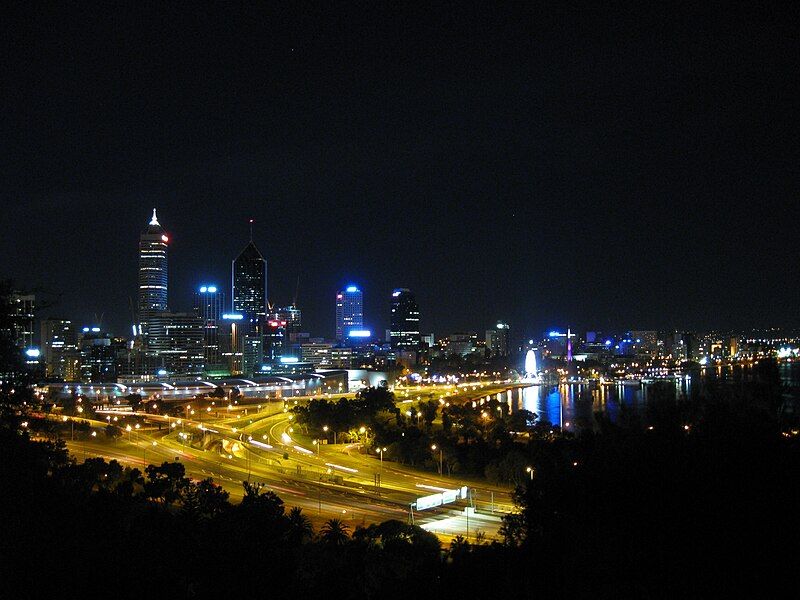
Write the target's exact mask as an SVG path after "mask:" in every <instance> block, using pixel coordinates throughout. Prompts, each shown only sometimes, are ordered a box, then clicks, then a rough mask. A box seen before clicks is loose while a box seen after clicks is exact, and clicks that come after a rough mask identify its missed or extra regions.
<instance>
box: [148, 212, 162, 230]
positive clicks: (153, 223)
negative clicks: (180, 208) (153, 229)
mask: <svg viewBox="0 0 800 600" xmlns="http://www.w3.org/2000/svg"><path fill="white" fill-rule="evenodd" d="M150 225H158V226H159V227H160V226H161V223H159V222H158V217H156V209H155V208H154V209H153V218H152V219H150Z"/></svg>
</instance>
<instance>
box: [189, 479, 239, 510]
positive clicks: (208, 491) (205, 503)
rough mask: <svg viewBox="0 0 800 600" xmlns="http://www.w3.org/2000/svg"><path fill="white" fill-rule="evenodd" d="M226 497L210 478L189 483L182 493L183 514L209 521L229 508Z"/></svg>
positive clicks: (226, 494) (224, 492) (225, 493)
mask: <svg viewBox="0 0 800 600" xmlns="http://www.w3.org/2000/svg"><path fill="white" fill-rule="evenodd" d="M228 496H229V494H228V492H226V491H225V490H224V489H222V487H220V486H218V485H216V484H215V483H214V481H213V480H212V479H211V478H206V479H203V480H202V481H200V482H199V483H195V482H193V481H190V482H189V483H188V485H187V486H186V487H185V488H184V489H183V493H182V498H181V502H182V504H183V513H184V514H185V515H187V516H189V517H191V518H194V519H211V518H213V517H215V516H217V515H218V514H220V513H222V512H224V511H226V510H227V509H228V508H230V504H229V503H228Z"/></svg>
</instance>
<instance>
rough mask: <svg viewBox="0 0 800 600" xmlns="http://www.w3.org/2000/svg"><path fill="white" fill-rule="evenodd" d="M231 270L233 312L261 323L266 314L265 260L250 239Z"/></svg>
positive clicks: (251, 321)
mask: <svg viewBox="0 0 800 600" xmlns="http://www.w3.org/2000/svg"><path fill="white" fill-rule="evenodd" d="M231 272H232V273H231V289H232V297H233V312H235V313H240V314H243V315H244V316H245V319H246V320H248V321H249V322H250V323H261V322H262V321H263V320H264V318H265V317H266V315H267V261H266V260H265V259H264V257H263V256H262V255H261V252H259V251H258V248H256V245H255V244H254V243H253V240H252V239H251V240H250V242H249V243H248V244H247V246H245V247H244V250H242V252H241V253H240V254H239V256H237V257H236V259H235V260H234V261H233V266H232V269H231Z"/></svg>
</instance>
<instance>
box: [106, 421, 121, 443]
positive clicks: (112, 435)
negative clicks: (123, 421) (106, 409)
mask: <svg viewBox="0 0 800 600" xmlns="http://www.w3.org/2000/svg"><path fill="white" fill-rule="evenodd" d="M105 431H106V437H107V438H108V439H110V440H116V439H117V438H119V437H121V436H122V428H121V427H117V426H116V425H113V424H111V423H109V424H108V425H106V430H105Z"/></svg>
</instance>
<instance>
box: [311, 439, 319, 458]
mask: <svg viewBox="0 0 800 600" xmlns="http://www.w3.org/2000/svg"><path fill="white" fill-rule="evenodd" d="M311 443H312V444H314V445H315V446H316V447H317V456H319V445H320V444H319V440H314V441H313V442H311Z"/></svg>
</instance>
